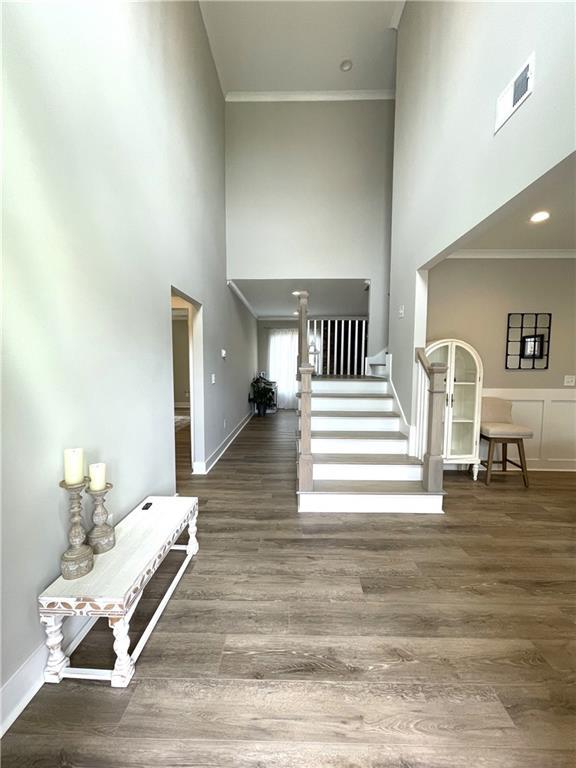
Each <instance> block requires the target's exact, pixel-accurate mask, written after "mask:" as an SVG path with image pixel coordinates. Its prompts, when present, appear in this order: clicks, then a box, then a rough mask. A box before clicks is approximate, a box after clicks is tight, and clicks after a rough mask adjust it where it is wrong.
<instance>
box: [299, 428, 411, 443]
mask: <svg viewBox="0 0 576 768" xmlns="http://www.w3.org/2000/svg"><path fill="white" fill-rule="evenodd" d="M298 437H300V432H298ZM312 437H313V438H320V439H323V438H326V439H335V440H338V439H342V440H407V439H408V437H407V435H405V434H404V433H403V432H393V431H392V430H390V431H389V432H377V431H376V430H374V431H371V430H369V429H364V430H359V429H349V430H347V431H340V430H338V431H336V430H334V431H333V432H331V431H330V430H320V431H318V430H312Z"/></svg>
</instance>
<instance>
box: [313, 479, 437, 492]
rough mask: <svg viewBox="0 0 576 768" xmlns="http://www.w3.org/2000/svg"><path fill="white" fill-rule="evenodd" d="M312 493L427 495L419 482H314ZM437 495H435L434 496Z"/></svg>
mask: <svg viewBox="0 0 576 768" xmlns="http://www.w3.org/2000/svg"><path fill="white" fill-rule="evenodd" d="M313 493H343V494H345V493H355V494H356V493H369V494H372V495H386V494H427V493H428V491H425V490H424V487H423V486H422V483H421V482H420V480H314V491H313ZM435 495H437V494H435Z"/></svg>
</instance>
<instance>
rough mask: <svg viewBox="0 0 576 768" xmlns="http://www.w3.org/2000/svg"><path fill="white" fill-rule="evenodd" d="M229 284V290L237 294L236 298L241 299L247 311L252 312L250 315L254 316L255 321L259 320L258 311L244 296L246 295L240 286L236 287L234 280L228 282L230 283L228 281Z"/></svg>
mask: <svg viewBox="0 0 576 768" xmlns="http://www.w3.org/2000/svg"><path fill="white" fill-rule="evenodd" d="M227 283H228V288H230V290H231V291H232V292H233V293H235V294H236V296H238V298H239V299H240V301H241V302H242V304H244V306H245V307H246V309H247V310H248V311H249V312H250V314H251V315H252V317H253V318H254V319H255V320H258V313H257V312H256V310H255V309H254V307H253V306H252V304H250V302H249V301H248V299H247V298H246V296H244V294H243V293H242V291H241V290H240V288H238V286H237V285H236V283H235V282H234V280H228V281H227Z"/></svg>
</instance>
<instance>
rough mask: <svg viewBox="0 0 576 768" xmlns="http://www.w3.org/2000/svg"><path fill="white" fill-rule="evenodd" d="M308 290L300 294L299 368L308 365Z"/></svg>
mask: <svg viewBox="0 0 576 768" xmlns="http://www.w3.org/2000/svg"><path fill="white" fill-rule="evenodd" d="M308 295H309V294H308V291H300V293H299V294H298V370H300V367H301V366H303V365H308V358H309V354H308Z"/></svg>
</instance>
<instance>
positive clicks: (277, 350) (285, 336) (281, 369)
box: [268, 328, 298, 409]
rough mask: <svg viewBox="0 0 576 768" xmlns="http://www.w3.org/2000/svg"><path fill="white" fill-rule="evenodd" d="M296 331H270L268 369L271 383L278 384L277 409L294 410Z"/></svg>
mask: <svg viewBox="0 0 576 768" xmlns="http://www.w3.org/2000/svg"><path fill="white" fill-rule="evenodd" d="M297 360H298V331H297V330H294V329H292V328H280V329H276V328H274V329H271V330H270V336H269V341H268V367H269V375H270V378H271V379H272V381H275V382H276V383H277V384H278V408H294V409H295V408H296V406H297V403H298V401H297V399H296V392H297V387H296V363H297Z"/></svg>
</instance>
